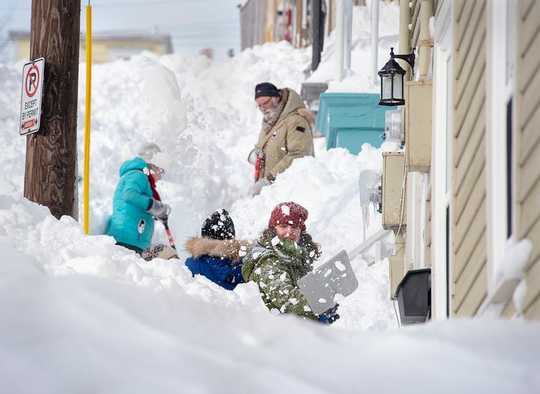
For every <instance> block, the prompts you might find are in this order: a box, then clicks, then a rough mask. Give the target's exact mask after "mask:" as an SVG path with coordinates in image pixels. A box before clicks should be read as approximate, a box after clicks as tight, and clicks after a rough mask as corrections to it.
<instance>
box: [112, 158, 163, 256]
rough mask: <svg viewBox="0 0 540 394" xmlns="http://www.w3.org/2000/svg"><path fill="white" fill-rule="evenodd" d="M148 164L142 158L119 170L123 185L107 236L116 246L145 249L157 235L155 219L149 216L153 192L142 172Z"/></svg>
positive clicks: (116, 196)
mask: <svg viewBox="0 0 540 394" xmlns="http://www.w3.org/2000/svg"><path fill="white" fill-rule="evenodd" d="M146 167H147V163H146V162H145V161H144V160H143V159H141V158H140V157H136V158H134V159H132V160H128V161H126V162H124V163H123V164H122V166H121V167H120V181H119V182H118V185H117V186H116V191H115V192H114V198H113V214H112V217H111V219H110V221H109V225H108V228H107V234H108V235H112V236H113V237H114V239H115V240H116V241H117V242H120V243H123V244H127V245H130V246H135V247H137V248H139V249H142V250H144V249H146V248H148V247H149V246H150V242H151V241H152V235H153V233H154V219H153V218H152V216H151V215H150V214H149V213H148V212H147V209H148V208H149V207H150V204H151V201H152V188H151V187H150V181H149V180H148V176H147V175H146V174H145V173H144V172H143V170H144V169H145V168H146Z"/></svg>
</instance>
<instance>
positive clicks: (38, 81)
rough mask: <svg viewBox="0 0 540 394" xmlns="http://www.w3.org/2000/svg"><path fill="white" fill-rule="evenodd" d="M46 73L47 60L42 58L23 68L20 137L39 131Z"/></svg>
mask: <svg viewBox="0 0 540 394" xmlns="http://www.w3.org/2000/svg"><path fill="white" fill-rule="evenodd" d="M44 71H45V58H42V57H41V58H39V59H36V60H33V61H31V62H28V63H26V64H25V65H24V66H23V75H22V89H21V119H20V122H19V134H20V135H27V134H32V133H36V132H38V131H39V125H40V118H41V98H42V93H43V80H44V79H45V78H44V77H45V75H44Z"/></svg>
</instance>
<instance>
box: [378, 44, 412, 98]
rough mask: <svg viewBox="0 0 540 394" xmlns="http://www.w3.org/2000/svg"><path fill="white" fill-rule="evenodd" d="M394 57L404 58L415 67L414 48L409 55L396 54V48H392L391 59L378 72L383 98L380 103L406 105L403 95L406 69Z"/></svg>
mask: <svg viewBox="0 0 540 394" xmlns="http://www.w3.org/2000/svg"><path fill="white" fill-rule="evenodd" d="M394 59H402V60H405V61H406V62H407V63H409V64H410V65H411V68H413V69H414V59H415V55H414V49H413V51H412V52H411V53H409V54H408V55H395V54H394V48H390V60H389V61H388V62H386V64H385V65H384V67H383V68H381V70H380V71H379V72H378V74H379V77H381V100H380V101H379V105H391V106H394V105H405V98H404V97H403V77H404V76H405V70H404V69H403V68H402V67H401V66H400V65H399V63H398V62H396V61H395V60H394Z"/></svg>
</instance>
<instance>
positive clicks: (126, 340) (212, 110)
mask: <svg viewBox="0 0 540 394" xmlns="http://www.w3.org/2000/svg"><path fill="white" fill-rule="evenodd" d="M385 7H386V6H385ZM383 12H388V13H389V15H390V16H389V17H388V18H387V19H386V24H385V26H396V27H397V21H394V22H392V19H391V18H396V17H397V13H396V12H395V10H392V9H388V10H386V11H383ZM358 13H359V11H358V10H357V11H356V14H358ZM356 14H355V15H356ZM361 15H363V14H361ZM364 17H365V15H364ZM392 23H393V24H392ZM362 26H363V27H362ZM362 29H369V26H365V25H362V24H357V30H356V33H355V34H356V35H355V37H363V36H365V34H364V33H365V31H364V30H362ZM366 31H367V30H366ZM387 34H388V35H391V32H389V33H387ZM356 41H357V42H358V43H359V44H358V46H357V49H356V50H355V52H354V53H353V68H354V69H360V68H359V67H360V65H356V64H355V62H361V61H362V59H364V60H365V59H366V58H368V57H369V48H368V47H366V43H367V41H366V40H361V39H358V40H356ZM309 56H310V53H309V51H307V50H295V49H293V48H292V47H290V46H289V45H288V44H286V43H278V44H271V45H265V46H262V47H257V48H254V49H252V50H246V51H244V52H243V53H241V54H239V55H238V56H237V57H235V58H234V59H231V60H229V61H227V62H225V63H221V64H210V63H208V61H207V60H206V59H205V58H203V57H181V56H166V57H161V58H156V57H154V56H151V55H148V54H146V55H141V56H137V57H135V58H133V59H131V60H129V61H120V62H115V63H111V64H104V65H98V66H95V67H94V85H93V130H92V160H91V163H92V164H91V220H92V222H91V233H92V235H91V236H85V235H83V233H82V229H81V226H80V224H79V223H78V222H76V221H75V220H73V219H71V218H67V217H64V218H62V219H61V220H56V219H54V218H53V217H52V216H51V215H50V214H49V213H48V210H47V209H46V208H44V207H40V206H38V205H36V204H33V203H30V202H28V201H26V200H24V199H23V198H22V197H21V196H22V188H23V187H22V185H23V176H24V161H25V139H24V138H22V137H19V136H18V135H17V131H16V130H17V116H18V103H19V83H20V81H19V79H20V69H21V67H20V65H0V144H1V146H2V155H0V166H1V168H2V169H3V171H2V172H1V173H0V250H1V251H2V254H1V255H2V258H1V259H0V261H1V262H0V311H1V312H0V316H1V318H2V320H1V321H2V324H0V333H1V335H0V366H1V368H0V380H1V381H2V386H1V387H2V390H1V392H6V393H72V392H77V393H78V392H89V393H90V392H91V393H94V392H106V393H127V392H129V393H148V392H157V393H168V392H171V393H173V392H174V393H177V392H182V393H183V392H186V393H206V392H209V393H216V392H241V393H242V392H246V393H247V392H325V393H326V392H327V393H337V392H343V393H350V392H358V391H365V390H377V391H382V392H388V393H390V392H392V393H395V392H399V393H409V392H411V393H412V392H431V393H432V392H455V391H456V390H457V391H460V392H471V393H472V392H474V393H477V392H490V393H493V392H501V393H528V392H531V393H532V392H536V390H537V389H538V387H540V378H539V377H538V375H537V373H536V371H538V368H539V367H540V361H539V358H538V356H537V355H538V354H539V353H540V334H539V332H540V326H539V325H538V324H532V323H527V322H523V321H512V322H504V321H488V320H477V321H467V320H464V321H460V320H455V321H451V322H439V323H432V324H427V325H425V326H422V327H415V328H406V329H403V328H402V329H398V328H396V323H395V317H394V310H393V308H392V304H391V303H390V301H389V299H388V295H389V294H388V292H389V290H388V264H387V261H382V262H379V263H377V264H375V265H372V266H369V267H368V266H367V265H366V262H365V261H364V260H362V259H361V258H356V259H354V260H353V261H352V265H353V268H354V270H355V272H356V275H357V277H358V280H359V283H360V284H359V288H358V290H357V291H356V292H355V293H354V294H353V295H351V296H350V297H348V298H346V299H345V300H343V302H342V303H341V307H340V314H341V316H342V318H341V319H340V320H338V322H337V323H336V324H334V325H333V326H331V327H325V326H320V325H317V324H314V323H312V322H308V321H301V320H299V319H296V318H295V317H292V316H278V317H276V316H273V315H271V314H270V313H269V312H268V311H267V310H266V308H265V307H264V305H263V304H262V302H261V300H260V296H259V293H258V290H257V288H256V286H254V285H253V284H244V285H240V286H238V287H237V288H236V289H235V291H234V292H230V291H226V290H223V289H221V288H219V287H217V286H216V285H214V284H212V283H210V282H208V281H207V280H205V279H202V278H195V279H194V278H191V275H190V274H189V272H188V271H187V270H186V269H185V268H184V267H183V264H182V262H183V258H185V257H186V253H185V252H184V251H181V253H180V254H181V256H180V257H181V260H180V261H178V260H170V261H163V260H155V261H152V262H151V263H148V262H145V261H143V260H141V259H140V258H139V257H138V256H136V255H135V254H134V253H131V252H129V251H126V250H125V249H123V248H120V247H117V246H114V241H113V240H112V239H111V238H110V237H107V236H104V235H100V234H101V233H102V232H103V225H104V222H105V218H106V216H107V214H108V213H109V212H110V209H111V199H112V193H113V190H114V187H115V185H116V182H117V180H118V175H117V170H118V167H119V165H120V164H121V162H122V161H123V160H125V159H128V158H131V157H132V156H133V155H134V154H135V153H136V152H137V150H138V148H139V147H140V146H141V144H143V143H144V142H155V143H157V144H158V145H159V146H160V147H161V149H162V152H161V153H160V154H158V156H157V157H156V159H155V162H156V163H157V164H158V165H161V166H162V167H164V168H166V170H167V173H166V175H165V178H164V180H163V181H162V182H160V185H159V188H160V192H161V194H162V197H163V199H164V200H166V201H167V202H169V203H170V204H171V206H172V208H173V212H172V215H171V220H170V222H171V223H170V224H171V227H172V229H173V232H174V234H175V236H176V239H177V243H178V244H179V245H181V244H182V243H183V241H185V240H186V239H187V238H188V237H190V236H193V235H197V234H198V233H199V231H200V225H201V222H202V220H203V218H204V217H206V215H208V214H209V213H211V212H212V211H213V210H215V209H217V208H222V207H225V208H227V209H229V210H230V212H231V215H232V217H233V219H234V221H235V224H236V228H237V233H238V234H237V235H238V237H239V238H245V239H247V238H249V239H252V238H255V237H256V236H257V235H258V234H259V233H260V231H262V230H263V228H264V227H265V224H266V222H267V220H268V216H269V213H270V211H271V209H272V208H273V207H274V206H275V205H276V204H277V203H279V202H281V201H288V200H294V201H297V202H299V203H300V204H302V205H304V206H305V207H306V208H308V210H309V212H310V217H309V219H308V222H307V227H308V231H309V232H311V233H312V234H313V236H314V238H315V240H316V241H318V242H320V243H321V244H322V247H323V252H324V255H323V258H322V259H321V260H323V261H324V260H325V259H326V258H329V257H331V256H332V255H333V254H335V253H336V252H338V251H339V250H341V249H346V250H349V251H350V250H351V249H353V248H354V247H355V246H356V245H357V244H359V243H360V242H361V241H362V239H363V236H364V234H363V233H362V229H363V225H364V224H366V225H368V227H367V228H368V234H367V235H369V234H372V233H375V232H376V231H378V230H380V217H379V215H376V214H375V213H374V212H373V211H372V212H371V213H370V215H369V223H365V221H366V219H367V218H366V217H363V216H362V211H361V209H360V204H359V189H358V188H359V186H358V176H359V173H360V171H361V170H364V169H372V170H380V167H381V161H380V152H379V151H378V150H376V149H373V148H372V147H370V146H364V149H363V150H362V152H361V153H360V154H359V155H357V156H353V155H350V154H349V153H348V152H346V151H344V150H341V149H335V150H331V151H326V150H325V149H324V148H323V146H324V141H322V140H318V141H316V145H317V149H316V150H317V154H316V157H315V158H304V159H300V160H297V161H295V162H294V163H293V165H292V166H291V168H290V169H289V170H288V171H287V172H286V173H284V174H283V175H281V176H280V177H279V178H278V179H277V181H276V182H275V184H273V185H272V186H270V187H268V188H266V189H264V190H263V192H262V193H261V194H260V195H259V196H257V197H255V198H252V197H251V196H250V195H249V193H248V190H249V186H250V184H251V182H252V169H251V166H250V165H249V164H248V163H247V161H246V157H247V154H248V152H249V151H250V149H251V148H252V146H253V144H254V143H255V140H256V138H257V133H258V129H259V125H260V115H259V113H258V112H257V109H256V107H255V105H254V102H253V87H254V85H255V84H256V83H257V82H260V81H264V80H270V81H273V82H274V83H275V84H276V85H278V86H280V87H281V86H288V87H292V88H294V89H297V90H299V88H300V84H301V82H302V81H303V79H304V75H303V70H304V69H305V68H306V67H307V66H308V64H309V61H310V57H309ZM327 57H328V59H327V62H326V63H323V64H322V66H321V70H322V71H321V74H320V75H319V77H321V78H323V77H324V75H323V74H324V73H325V71H324V70H325V67H326V70H329V69H330V68H329V67H330V66H329V64H330V61H331V56H327ZM355 59H356V60H355ZM83 73H84V67H82V68H81V74H80V75H81V76H83V75H84V74H83ZM327 75H329V74H327ZM362 75H363V74H362ZM351 78H354V75H353V76H352V77H351ZM362 78H363V77H359V79H357V81H358V83H363V84H364V87H365V89H366V90H370V89H372V88H373V87H372V86H369V83H368V81H367V80H366V79H362ZM323 79H324V78H323ZM80 81H81V89H80V91H81V92H83V91H84V89H83V85H82V83H83V82H84V78H82V77H80ZM351 81H352V80H351ZM82 103H83V99H82V97H81V99H80V105H79V108H80V109H81V110H80V111H81V112H80V117H79V118H80V119H82V115H83V113H82V109H83V108H84V106H83V105H82ZM79 129H80V130H79V131H80V133H79V136H80V138H82V124H80V125H79ZM79 147H80V152H79V153H80V155H79V158H80V159H79V166H80V168H79V172H80V173H82V157H83V152H82V144H79ZM81 188H82V184H81ZM156 241H164V234H163V233H162V232H161V229H160V230H159V231H158V233H157V234H156Z"/></svg>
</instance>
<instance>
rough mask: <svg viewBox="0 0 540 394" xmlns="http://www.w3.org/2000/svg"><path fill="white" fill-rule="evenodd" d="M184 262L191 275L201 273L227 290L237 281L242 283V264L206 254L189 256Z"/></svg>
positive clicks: (233, 286)
mask: <svg viewBox="0 0 540 394" xmlns="http://www.w3.org/2000/svg"><path fill="white" fill-rule="evenodd" d="M185 264H186V266H187V267H188V268H189V270H190V271H191V273H192V274H193V276H195V275H197V274H198V275H202V276H204V277H206V278H208V279H210V280H211V281H212V282H214V283H216V284H218V285H220V286H221V287H224V288H225V289H227V290H233V289H234V288H235V287H236V285H237V284H238V283H244V279H243V278H242V264H234V263H233V262H232V260H229V259H226V258H222V257H213V256H208V255H204V256H199V257H197V258H195V257H189V258H188V259H187V260H186V262H185Z"/></svg>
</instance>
